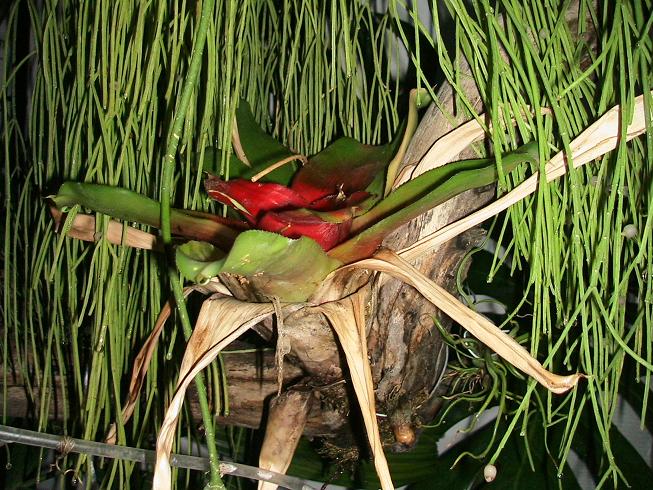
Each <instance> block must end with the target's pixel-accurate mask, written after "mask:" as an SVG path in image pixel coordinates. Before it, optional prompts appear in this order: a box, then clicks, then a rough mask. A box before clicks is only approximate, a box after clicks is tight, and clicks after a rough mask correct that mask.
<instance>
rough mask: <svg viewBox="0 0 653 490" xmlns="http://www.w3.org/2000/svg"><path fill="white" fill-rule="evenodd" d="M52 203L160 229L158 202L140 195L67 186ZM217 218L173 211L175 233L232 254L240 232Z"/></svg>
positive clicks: (82, 185)
mask: <svg viewBox="0 0 653 490" xmlns="http://www.w3.org/2000/svg"><path fill="white" fill-rule="evenodd" d="M49 199H50V200H51V201H52V202H53V203H54V204H55V206H56V207H57V208H58V209H60V210H62V211H65V210H66V209H68V208H70V207H72V206H74V205H75V204H79V205H81V206H83V207H85V208H89V209H92V210H93V211H96V212H98V213H102V214H106V215H109V216H111V217H113V218H116V219H122V220H127V221H135V222H137V223H142V224H144V225H150V226H154V227H156V228H158V227H159V226H160V220H161V217H160V213H161V210H160V205H159V202H158V201H155V200H154V199H150V198H149V197H145V196H142V195H141V194H138V193H136V192H133V191H130V190H127V189H122V188H119V187H111V186H108V185H100V184H86V183H81V182H65V183H64V184H62V185H61V187H60V188H59V192H58V193H57V195H55V196H50V197H49ZM220 221H221V219H220V218H219V217H217V216H211V215H208V214H206V213H198V212H194V211H183V210H179V209H171V210H170V223H171V226H172V232H173V233H175V234H176V235H180V236H182V237H185V238H191V239H196V240H201V241H205V242H210V243H213V244H215V245H217V246H218V247H220V248H221V249H223V250H228V249H229V248H230V247H231V245H232V243H233V241H234V239H235V238H236V236H237V235H238V231H237V230H235V229H233V228H231V227H229V226H227V225H225V224H224V223H222V222H220Z"/></svg>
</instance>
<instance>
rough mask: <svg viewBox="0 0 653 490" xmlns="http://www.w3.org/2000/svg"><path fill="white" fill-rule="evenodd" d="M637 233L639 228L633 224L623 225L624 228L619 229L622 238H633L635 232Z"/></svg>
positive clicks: (635, 234)
mask: <svg viewBox="0 0 653 490" xmlns="http://www.w3.org/2000/svg"><path fill="white" fill-rule="evenodd" d="M638 233H639V230H638V229H637V227H636V226H635V225H632V224H631V225H626V226H624V229H623V230H622V231H621V236H623V237H624V238H635V237H636V236H637V234H638Z"/></svg>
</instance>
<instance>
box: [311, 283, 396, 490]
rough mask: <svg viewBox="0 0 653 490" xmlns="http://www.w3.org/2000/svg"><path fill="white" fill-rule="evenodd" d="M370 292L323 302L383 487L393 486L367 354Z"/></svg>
mask: <svg viewBox="0 0 653 490" xmlns="http://www.w3.org/2000/svg"><path fill="white" fill-rule="evenodd" d="M367 294H369V292H368V291H367V290H366V289H361V290H360V291H358V292H356V293H354V294H352V295H351V296H347V297H346V298H343V299H342V300H340V301H333V302H331V303H325V304H323V305H320V306H319V307H317V308H316V309H317V310H318V311H322V312H323V313H324V315H325V316H326V317H327V319H328V320H329V322H330V323H331V326H332V327H333V329H334V330H335V332H336V334H337V335H338V340H340V345H341V346H342V350H343V351H344V353H345V357H346V359H347V366H348V368H349V374H350V376H351V382H352V385H353V387H354V391H355V393H356V398H358V403H359V405H360V408H361V413H362V415H363V422H364V423H365V430H366V432H367V438H368V440H369V443H370V447H371V449H372V456H373V458H374V466H375V468H376V473H377V475H378V476H379V480H380V482H381V488H382V489H383V490H390V489H393V488H394V485H393V483H392V479H391V477H390V469H389V468H388V462H387V461H386V459H385V454H384V453H383V446H382V444H381V436H380V434H379V426H378V424H377V421H376V402H375V399H374V384H373V381H372V371H371V369H370V363H369V360H368V357H367V341H366V336H365V302H366V299H367Z"/></svg>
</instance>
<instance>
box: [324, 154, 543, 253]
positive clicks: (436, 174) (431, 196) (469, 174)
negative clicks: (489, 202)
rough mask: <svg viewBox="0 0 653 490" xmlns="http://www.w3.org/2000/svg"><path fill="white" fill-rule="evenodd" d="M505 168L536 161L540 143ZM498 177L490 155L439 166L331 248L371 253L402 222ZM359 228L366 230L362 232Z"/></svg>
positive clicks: (400, 190) (508, 160) (397, 192)
mask: <svg viewBox="0 0 653 490" xmlns="http://www.w3.org/2000/svg"><path fill="white" fill-rule="evenodd" d="M502 162H503V168H504V172H509V171H511V170H512V169H513V168H515V167H516V166H517V165H519V164H520V163H524V162H531V163H536V162H537V146H536V144H535V143H529V144H528V145H524V146H522V147H521V148H519V149H517V150H515V151H514V152H512V153H509V154H507V155H504V157H503V159H502ZM496 180H497V169H496V163H495V161H494V160H491V159H478V160H466V161H462V162H458V163H453V164H449V165H445V166H443V167H438V168H435V169H433V170H430V171H428V172H425V173H423V174H422V175H420V176H419V177H417V178H416V179H413V180H411V181H410V182H407V183H405V184H404V185H402V186H401V187H399V188H398V189H396V190H395V191H394V192H393V193H392V194H390V195H389V196H388V197H387V198H385V199H384V200H382V201H381V202H379V203H378V204H377V205H376V206H374V207H373V208H372V209H371V210H370V211H369V212H367V213H366V214H364V215H362V216H360V217H358V218H356V219H355V220H354V222H353V224H352V234H353V235H354V236H353V237H352V238H351V239H349V240H347V241H346V242H344V243H341V244H340V245H338V246H337V247H335V248H333V249H332V250H330V251H329V255H330V256H332V257H334V258H337V259H338V260H340V261H342V262H344V263H350V262H354V261H356V260H359V259H363V258H365V257H369V256H371V255H372V254H373V253H374V251H375V250H376V249H377V248H378V247H379V245H380V244H381V241H382V240H383V239H384V238H385V237H386V236H387V235H388V234H390V233H391V232H392V231H394V230H395V229H397V228H398V227H399V226H401V225H403V224H404V223H407V222H408V221H410V220H411V219H413V218H416V217H417V216H419V215H420V214H422V213H425V212H426V211H428V210H430V209H432V208H434V207H435V206H437V205H438V204H441V203H443V202H445V201H447V200H449V199H451V198H452V197H454V196H456V195H458V194H460V193H461V192H464V191H466V190H469V189H474V188H476V187H481V186H484V185H488V184H491V183H493V182H495V181H496ZM358 230H364V231H361V232H360V233H357V234H356V232H357V231H358Z"/></svg>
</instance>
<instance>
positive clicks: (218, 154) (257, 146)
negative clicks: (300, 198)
mask: <svg viewBox="0 0 653 490" xmlns="http://www.w3.org/2000/svg"><path fill="white" fill-rule="evenodd" d="M236 125H237V127H238V137H239V141H240V146H241V147H242V149H243V152H244V153H245V156H246V158H247V161H248V162H249V163H248V164H247V163H245V162H243V161H242V160H240V159H239V158H238V157H237V156H236V155H234V154H231V155H230V156H229V179H234V178H241V179H251V178H252V177H253V176H255V175H256V174H258V173H259V172H261V171H263V170H265V169H267V168H269V167H270V166H271V165H273V164H275V163H277V162H280V161H282V160H287V159H292V158H293V157H297V158H296V160H295V161H291V162H288V163H286V164H284V165H283V166H281V167H279V168H276V169H274V170H272V171H271V172H270V173H268V174H266V175H265V176H264V177H262V178H261V179H260V181H261V182H275V183H277V184H282V185H289V184H290V181H291V180H292V178H293V176H294V175H295V172H297V169H298V168H299V160H301V159H302V158H304V159H305V157H302V156H301V155H297V154H296V153H294V152H292V151H291V150H290V149H289V148H287V147H286V146H284V145H282V144H281V143H279V142H278V141H277V140H276V139H274V138H273V137H272V136H270V135H269V134H267V133H266V132H265V131H263V129H262V128H261V127H260V126H259V124H258V123H257V122H256V119H255V118H254V116H253V114H252V110H251V108H250V105H249V103H248V102H247V101H246V100H242V99H241V101H240V104H239V105H238V108H237V109H236ZM221 160H222V151H221V150H220V149H218V148H215V147H209V148H206V149H205V150H204V162H203V166H202V169H203V170H204V171H206V172H209V173H212V174H215V175H218V174H220V161H221Z"/></svg>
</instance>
